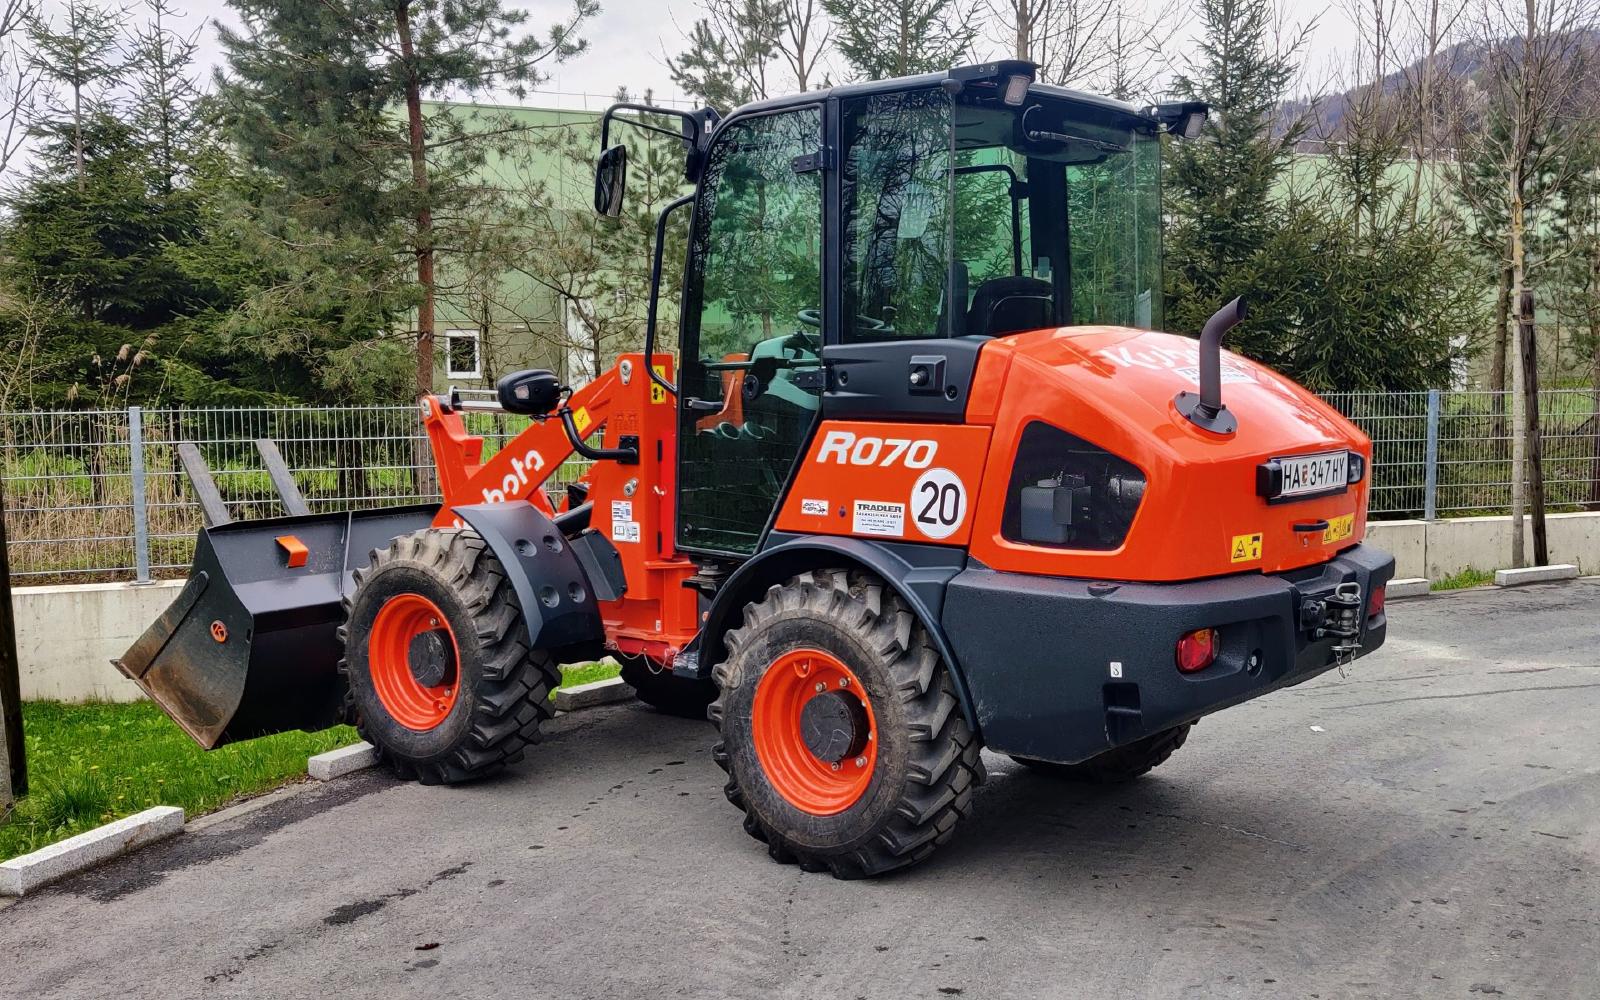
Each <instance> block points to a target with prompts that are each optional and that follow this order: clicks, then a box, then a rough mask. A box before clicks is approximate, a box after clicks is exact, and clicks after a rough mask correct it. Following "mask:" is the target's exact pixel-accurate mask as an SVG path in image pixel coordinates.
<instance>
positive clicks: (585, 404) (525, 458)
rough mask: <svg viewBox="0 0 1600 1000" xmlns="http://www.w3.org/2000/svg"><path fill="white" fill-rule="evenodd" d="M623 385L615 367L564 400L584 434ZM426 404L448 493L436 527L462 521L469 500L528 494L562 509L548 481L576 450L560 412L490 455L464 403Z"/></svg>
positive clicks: (599, 421) (546, 507)
mask: <svg viewBox="0 0 1600 1000" xmlns="http://www.w3.org/2000/svg"><path fill="white" fill-rule="evenodd" d="M617 389H618V379H617V371H616V369H615V368H612V369H611V370H609V371H607V372H605V373H603V374H602V375H601V376H600V377H599V378H597V379H595V380H594V381H592V382H590V383H589V384H588V385H586V386H584V387H583V388H581V389H579V390H577V391H576V392H574V393H573V394H572V396H571V397H570V398H569V399H568V400H567V401H566V402H565V403H564V404H563V405H564V407H565V408H567V409H569V410H571V413H572V423H573V426H574V427H575V428H576V430H577V432H578V434H579V436H580V437H587V436H589V435H590V434H592V433H593V432H594V431H595V429H597V428H599V427H601V426H603V425H604V424H605V422H606V419H607V418H608V417H609V416H610V415H611V405H612V403H613V401H614V400H615V398H616V395H617ZM422 407H423V416H422V422H423V426H424V427H425V428H426V429H427V432H428V441H429V443H430V444H431V445H432V448H433V461H434V466H435V468H436V469H437V470H438V473H439V488H440V492H441V493H443V494H444V504H443V506H441V507H440V508H439V515H438V517H437V518H435V519H434V526H435V527H439V528H443V527H450V526H452V525H459V524H460V520H459V519H458V518H457V517H456V515H455V513H454V511H455V508H456V507H461V506H465V505H469V504H480V503H509V502H511V501H514V500H526V501H527V502H529V503H531V504H533V505H534V506H535V507H537V508H539V510H541V511H543V512H544V513H545V514H547V515H551V516H553V515H554V514H555V513H556V504H554V503H552V502H551V500H550V497H549V496H548V495H547V494H546V493H545V490H544V483H545V482H546V481H547V480H548V479H549V478H550V477H551V476H552V475H554V474H555V471H556V469H558V468H560V466H561V463H562V462H565V461H566V460H567V459H568V458H571V457H572V455H573V452H574V450H575V446H574V445H573V442H572V440H571V439H570V438H569V436H568V434H567V431H566V429H565V427H564V426H563V423H562V421H561V419H559V417H557V416H555V415H550V416H545V417H536V418H535V419H534V421H533V423H531V424H529V425H528V427H527V428H526V429H525V430H523V431H522V432H521V433H519V434H518V435H517V436H516V437H514V438H512V439H511V440H509V441H507V442H506V443H505V446H504V447H502V448H501V449H500V450H499V451H497V452H496V453H495V454H494V455H492V456H490V458H489V459H488V461H484V460H483V438H482V437H480V436H478V435H475V434H472V433H469V432H468V430H467V426H466V421H465V420H464V419H463V416H462V411H461V410H460V409H457V408H455V407H452V406H451V405H450V404H449V402H448V400H447V399H446V398H444V397H439V396H427V397H424V398H423V400H422Z"/></svg>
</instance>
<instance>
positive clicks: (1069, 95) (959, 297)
mask: <svg viewBox="0 0 1600 1000" xmlns="http://www.w3.org/2000/svg"><path fill="white" fill-rule="evenodd" d="M1032 78H1033V67H1032V65H1031V64H1028V63H1022V62H1000V63H991V64H988V65H985V66H978V67H968V68H964V69H957V70H952V71H950V72H948V73H935V74H927V75H925V76H919V77H911V78H905V79H899V80H889V81H881V82H874V83H867V84H860V85H852V86H845V87H838V88H834V89H832V90H824V91H813V92H810V93H804V94H799V95H794V96H792V97H786V98H782V99H779V100H775V101H766V102H761V103H758V104H754V105H749V106H746V107H743V108H740V109H738V110H736V111H734V112H733V113H732V114H730V115H729V116H728V117H727V118H725V119H720V118H719V117H718V116H717V115H716V114H715V113H714V112H710V111H704V112H698V113H694V114H688V113H677V114H678V115H679V117H681V118H682V119H683V120H684V128H683V136H684V139H685V144H686V145H687V146H688V147H689V148H690V150H691V153H690V157H689V172H690V175H691V179H693V180H695V181H696V182H697V186H696V194H695V196H694V198H693V199H692V204H693V212H692V217H691V221H690V224H689V250H688V258H687V262H686V270H685V275H684V283H683V300H682V306H681V308H682V313H681V323H680V351H679V357H680V359H681V360H680V368H681V370H680V378H679V382H678V385H677V386H676V387H674V388H675V390H676V392H677V395H678V406H679V435H678V441H679V455H678V466H679V468H678V486H679V497H678V518H677V520H678V529H677V533H678V537H677V543H678V546H679V547H680V548H682V549H685V550H688V551H692V552H703V553H707V554H725V555H730V556H735V557H737V556H743V555H748V554H749V553H751V552H753V551H754V550H755V548H756V547H757V545H758V544H759V541H760V539H761V537H762V536H763V534H764V532H765V531H766V528H767V526H768V524H769V521H770V520H771V518H772V516H773V513H774V511H775V509H776V506H777V503H778V501H779V499H780V495H781V493H782V489H783V486H784V484H785V483H787V482H788V481H789V479H790V470H791V467H792V465H793V463H794V462H795V460H796V457H797V456H798V455H799V454H800V452H801V450H802V449H803V446H804V444H805V442H806V440H807V438H808V435H809V433H810V429H811V428H812V426H813V425H814V424H815V422H816V419H817V414H818V411H819V410H820V409H821V407H822V396H823V394H824V393H825V392H828V393H830V394H833V393H837V392H838V391H839V390H840V389H841V388H842V387H841V386H840V385H839V384H838V383H839V382H841V381H843V377H844V376H842V375H839V374H837V373H836V374H835V375H833V376H831V378H832V380H833V381H832V383H830V376H829V375H828V374H826V373H825V372H824V371H823V365H824V361H825V360H826V361H827V362H828V364H829V367H831V368H834V369H836V372H837V371H839V370H842V369H840V366H839V365H837V364H835V361H836V360H837V359H836V358H835V355H839V354H842V353H847V352H852V351H854V352H856V353H857V354H859V352H860V349H861V348H864V347H868V346H869V345H883V348H882V349H883V350H884V351H887V352H896V351H898V347H897V346H891V345H904V346H905V348H906V349H907V350H908V351H909V350H913V349H914V348H915V343H914V342H926V341H928V340H941V341H951V340H956V339H960V340H963V341H967V342H968V346H967V347H965V348H963V349H964V350H967V351H968V352H970V353H973V354H974V355H975V351H976V346H975V342H979V341H981V340H982V339H987V338H993V337H999V336H1005V335H1007V334H1014V333H1021V332H1025V331H1028V330H1037V329H1041V328H1050V327H1055V326H1066V325H1080V324H1116V325H1122V326H1134V327H1143V328H1147V329H1153V328H1157V327H1159V325H1160V323H1161V320H1162V316H1161V303H1162V298H1161V238H1160V221H1161V215H1160V210H1161V207H1160V173H1159V171H1160V149H1161V139H1160V136H1161V134H1162V133H1164V132H1167V131H1172V130H1173V129H1174V127H1175V126H1176V125H1178V123H1179V121H1180V117H1179V112H1189V113H1193V112H1195V111H1196V110H1198V111H1199V113H1201V114H1203V106H1200V105H1184V106H1176V107H1164V108H1160V109H1148V110H1145V111H1140V110H1137V109H1135V108H1134V107H1132V106H1131V105H1127V104H1124V103H1122V102H1118V101H1112V100H1107V99H1104V98H1099V97H1092V96H1089V95H1085V94H1079V93H1075V92H1073V91H1068V90H1064V89H1061V88H1058V87H1051V86H1044V85H1039V84H1034V83H1032ZM615 110H617V109H613V111H615ZM635 110H638V109H635ZM611 114H612V112H608V121H607V123H606V124H609V117H610V115H611ZM629 120H630V122H631V123H633V124H640V123H646V124H645V125H644V127H647V128H653V130H654V131H660V132H666V131H667V130H666V129H664V128H660V127H655V126H652V125H650V124H648V122H649V121H650V119H648V118H646V117H644V116H641V117H640V118H638V119H629ZM655 121H656V122H657V123H659V121H660V119H655ZM605 128H606V126H605V125H603V126H602V145H603V146H604V145H605V142H606V140H605V138H604V136H605V134H606V131H605ZM1185 130H1187V129H1185ZM668 134H674V133H670V132H669V133H668ZM625 159H626V151H625V150H623V149H622V147H611V148H609V149H607V150H606V152H605V154H604V155H603V157H602V163H601V170H600V171H599V172H598V173H597V180H596V209H597V210H598V211H602V212H606V213H607V214H614V213H615V211H616V210H617V207H618V206H619V205H620V195H619V193H618V185H620V183H621V177H622V173H623V169H622V168H623V163H624V162H625ZM608 160H609V162H608ZM687 203H689V199H685V204H687ZM664 222H665V219H664V217H663V225H662V226H661V227H659V228H658V232H659V233H664V232H665V227H664ZM657 252H658V255H659V253H660V248H659V245H658V249H657ZM651 332H652V334H653V326H652V329H651ZM951 347H952V348H955V347H956V345H951ZM909 356H910V355H908V357H909ZM899 364H900V368H901V369H903V368H904V362H899ZM894 377H895V379H896V383H897V391H903V384H904V380H905V375H904V372H903V370H897V373H896V374H895V376H894ZM861 381H864V380H861ZM960 388H964V387H955V386H949V387H947V386H942V385H941V386H938V387H935V390H936V392H937V393H940V394H942V393H944V392H946V391H955V392H956V393H957V394H956V395H951V396H950V397H949V398H950V400H951V401H953V402H954V403H955V404H956V405H960V404H962V403H964V397H961V396H960V395H959V389H960Z"/></svg>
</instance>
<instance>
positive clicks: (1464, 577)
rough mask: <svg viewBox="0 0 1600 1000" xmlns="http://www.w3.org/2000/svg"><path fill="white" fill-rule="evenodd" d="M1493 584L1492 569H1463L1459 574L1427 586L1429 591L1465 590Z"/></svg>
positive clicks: (1453, 574)
mask: <svg viewBox="0 0 1600 1000" xmlns="http://www.w3.org/2000/svg"><path fill="white" fill-rule="evenodd" d="M1493 582H1494V570H1492V569H1471V568H1468V569H1464V570H1462V571H1461V572H1459V573H1452V574H1451V575H1450V576H1447V577H1443V578H1442V579H1438V580H1435V581H1433V583H1431V584H1429V586H1428V589H1429V590H1465V589H1466V588H1468V587H1483V586H1486V585H1488V584H1491V583H1493Z"/></svg>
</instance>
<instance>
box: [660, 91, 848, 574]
mask: <svg viewBox="0 0 1600 1000" xmlns="http://www.w3.org/2000/svg"><path fill="white" fill-rule="evenodd" d="M821 142H822V110H821V108H820V106H810V107H801V108H790V109H784V110H781V111H775V112H768V113H765V114H759V115H752V116H749V117H742V118H735V119H733V120H731V121H729V122H727V123H726V124H724V125H723V126H722V128H721V129H720V130H719V131H718V133H717V136H716V138H715V139H714V140H713V141H712V144H711V147H710V149H709V150H708V151H707V154H706V164H705V168H704V172H703V173H702V174H701V180H700V193H699V201H698V202H697V204H696V206H695V216H694V221H693V226H692V229H691V231H690V246H689V263H688V271H687V276H686V280H685V286H684V308H683V330H682V339H681V348H682V349H681V352H680V353H681V360H680V365H681V374H680V380H679V383H678V529H677V542H678V547H679V548H682V549H688V550H691V551H700V552H715V553H728V554H734V555H748V554H749V553H751V552H754V551H755V548H756V544H757V542H758V541H759V539H760V537H761V534H762V531H763V530H764V529H765V527H766V524H767V521H768V520H769V518H770V517H771V515H772V511H773V508H774V507H775V506H776V505H777V503H778V500H779V497H780V496H781V495H782V492H783V486H784V483H785V481H786V480H787V479H788V476H789V470H790V467H791V466H792V465H793V463H794V460H795V456H796V455H797V454H798V453H799V451H800V449H801V447H802V446H803V444H804V443H805V439H806V436H807V434H808V433H809V431H810V428H811V425H812V423H813V421H814V420H815V417H816V412H817V408H818V401H819V396H818V392H819V391H820V374H821V361H820V355H821V347H822V329H821V323H820V316H821V312H822V310H821V306H822V281H821V261H822V171H820V170H817V169H814V167H815V162H816V156H815V154H816V153H817V151H818V148H819V147H820V145H821Z"/></svg>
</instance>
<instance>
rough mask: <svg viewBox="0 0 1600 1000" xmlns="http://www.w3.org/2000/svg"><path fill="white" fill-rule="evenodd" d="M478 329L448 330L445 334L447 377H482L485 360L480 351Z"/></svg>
mask: <svg viewBox="0 0 1600 1000" xmlns="http://www.w3.org/2000/svg"><path fill="white" fill-rule="evenodd" d="M478 347H479V343H478V331H477V330H446V331H445V335H444V351H445V361H444V366H445V368H444V373H445V377H446V378H482V377H483V361H482V358H481V356H480V355H479V352H478Z"/></svg>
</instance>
